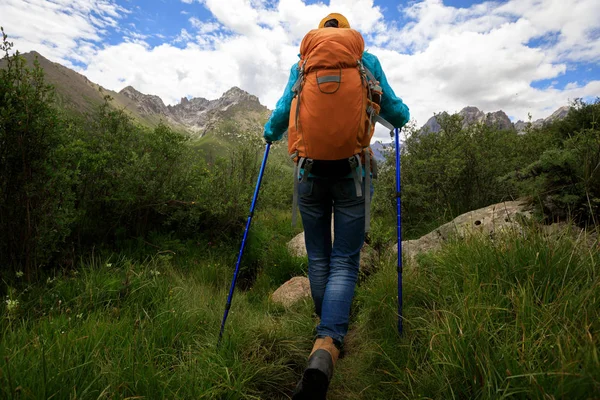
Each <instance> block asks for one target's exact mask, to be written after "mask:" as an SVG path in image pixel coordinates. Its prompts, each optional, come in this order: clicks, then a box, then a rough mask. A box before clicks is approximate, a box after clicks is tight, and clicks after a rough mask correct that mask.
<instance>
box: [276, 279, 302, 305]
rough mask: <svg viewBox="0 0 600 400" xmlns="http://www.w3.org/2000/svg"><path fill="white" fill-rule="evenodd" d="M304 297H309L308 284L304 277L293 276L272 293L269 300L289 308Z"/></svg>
mask: <svg viewBox="0 0 600 400" xmlns="http://www.w3.org/2000/svg"><path fill="white" fill-rule="evenodd" d="M305 297H310V282H309V281H308V278H306V277H304V276H295V277H293V278H292V279H290V280H289V281H287V282H286V283H284V284H283V285H281V286H280V287H279V288H278V289H277V290H276V291H275V292H273V295H272V296H271V299H272V300H273V302H275V303H278V304H282V305H283V306H285V307H289V306H291V305H293V304H295V303H297V302H298V301H300V300H302V299H303V298H305Z"/></svg>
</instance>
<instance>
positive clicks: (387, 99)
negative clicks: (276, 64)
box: [263, 51, 410, 142]
mask: <svg viewBox="0 0 600 400" xmlns="http://www.w3.org/2000/svg"><path fill="white" fill-rule="evenodd" d="M362 62H363V64H364V66H365V68H367V69H368V70H369V71H371V73H372V74H373V75H374V76H375V78H376V79H377V80H378V81H379V85H380V86H381V89H382V90H383V95H382V96H381V111H380V113H379V115H380V116H381V117H382V118H384V119H385V120H387V121H388V122H389V123H391V124H392V125H394V126H395V127H396V128H402V127H403V126H404V124H406V123H407V122H408V120H409V119H410V112H409V110H408V107H407V106H406V104H404V103H403V102H402V99H401V98H400V97H398V96H396V94H395V93H394V91H393V90H392V88H391V87H390V84H389V83H388V81H387V78H386V77H385V74H384V73H383V69H382V68H381V64H380V63H379V59H378V58H377V57H375V56H374V55H373V54H370V53H367V52H366V51H365V52H364V53H363V56H362ZM297 66H298V64H294V65H293V66H292V69H291V71H290V77H289V79H288V83H287V85H286V87H285V90H284V91H283V96H281V98H280V99H279V101H277V105H276V106H275V110H274V111H273V113H272V114H271V117H270V118H269V120H268V121H267V123H266V124H265V129H264V132H263V136H264V138H265V140H266V141H269V142H274V141H276V140H280V139H281V137H282V136H283V134H284V133H285V131H286V130H287V129H288V124H289V118H290V108H291V106H292V99H293V98H294V92H293V91H292V87H294V84H295V83H296V81H297V80H298V68H297Z"/></svg>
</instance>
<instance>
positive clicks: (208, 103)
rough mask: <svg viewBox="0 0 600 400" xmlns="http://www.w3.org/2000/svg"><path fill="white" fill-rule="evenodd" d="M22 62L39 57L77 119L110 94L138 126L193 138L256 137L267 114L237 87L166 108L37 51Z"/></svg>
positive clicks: (156, 99) (49, 79) (155, 99)
mask: <svg viewBox="0 0 600 400" xmlns="http://www.w3.org/2000/svg"><path fill="white" fill-rule="evenodd" d="M22 57H23V58H24V59H25V60H26V62H27V64H28V65H29V66H30V67H31V66H33V62H34V60H35V59H36V58H37V60H38V62H39V64H40V67H42V69H43V70H44V74H45V79H46V82H47V83H50V84H52V85H53V86H54V87H55V92H56V98H57V102H58V104H59V105H60V106H61V107H63V108H64V109H66V110H68V111H70V112H72V113H76V114H85V113H90V112H93V111H94V110H95V109H96V108H97V107H98V106H99V105H101V104H102V103H103V102H104V97H105V96H107V95H108V96H110V97H111V98H112V100H111V104H112V105H113V106H114V107H115V108H118V109H122V110H125V111H126V112H127V113H128V114H130V115H131V116H132V117H133V118H134V119H136V120H137V121H139V122H140V123H141V124H143V125H146V126H150V127H154V126H156V125H158V123H159V122H160V121H163V122H166V123H168V124H169V125H171V126H172V127H173V128H174V129H176V130H179V131H185V132H187V133H188V134H189V135H190V136H191V137H193V138H200V137H203V136H204V135H206V134H207V133H209V132H210V133H215V134H217V135H218V136H221V137H222V136H225V137H226V136H233V135H239V134H244V133H247V132H251V133H253V134H257V135H258V134H260V133H261V132H262V128H263V126H264V124H265V122H266V121H267V118H268V117H269V114H270V111H269V110H268V109H267V107H265V106H263V105H261V104H260V102H259V100H258V98H257V97H256V96H253V95H251V94H249V93H247V92H245V91H243V90H241V89H239V88H237V87H234V88H231V89H230V90H228V91H227V92H225V93H224V94H223V95H222V96H221V97H220V98H219V99H216V100H207V99H203V98H193V99H187V98H185V97H184V98H182V99H181V102H180V103H179V104H177V105H174V106H171V105H169V106H167V105H165V104H164V102H163V101H162V99H161V98H160V97H158V96H155V95H151V94H144V93H141V92H140V91H138V90H136V89H135V88H133V87H131V86H127V87H125V88H123V89H122V90H121V91H119V92H115V91H112V90H108V89H105V88H103V87H102V86H100V85H98V84H96V83H94V82H92V81H90V80H89V79H88V78H87V77H85V76H84V75H82V74H80V73H78V72H75V71H73V70H71V69H69V68H67V67H65V66H63V65H61V64H58V63H54V62H51V61H50V60H48V59H46V58H45V57H43V56H42V55H41V54H39V53H37V52H30V53H25V54H22ZM5 63H6V61H5V60H1V61H0V68H3V66H4V64H5Z"/></svg>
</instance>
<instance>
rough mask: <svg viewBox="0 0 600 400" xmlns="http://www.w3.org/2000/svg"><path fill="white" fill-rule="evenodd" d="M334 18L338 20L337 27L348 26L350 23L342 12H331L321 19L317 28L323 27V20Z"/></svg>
mask: <svg viewBox="0 0 600 400" xmlns="http://www.w3.org/2000/svg"><path fill="white" fill-rule="evenodd" d="M332 19H335V20H337V22H338V28H350V23H349V22H348V20H347V19H346V17H344V16H343V15H342V14H338V13H331V14H329V15H328V16H326V17H325V18H323V19H322V20H321V22H320V23H319V28H325V22H327V21H329V20H332Z"/></svg>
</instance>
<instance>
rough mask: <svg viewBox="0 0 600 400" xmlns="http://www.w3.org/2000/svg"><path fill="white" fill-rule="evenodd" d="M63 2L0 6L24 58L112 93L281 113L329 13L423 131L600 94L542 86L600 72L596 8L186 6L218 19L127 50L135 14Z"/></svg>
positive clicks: (542, 1)
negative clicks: (76, 71) (352, 35)
mask: <svg viewBox="0 0 600 400" xmlns="http://www.w3.org/2000/svg"><path fill="white" fill-rule="evenodd" d="M53 1H54V2H50V1H43V0H4V1H3V2H1V3H0V15H2V20H4V19H5V18H4V16H7V17H6V21H21V23H19V24H18V26H16V25H17V24H12V25H7V26H6V28H7V30H8V32H9V33H11V35H13V36H18V39H17V40H15V42H16V44H17V47H18V48H19V49H20V50H22V51H28V50H31V49H34V48H35V49H37V50H38V51H40V52H41V53H42V54H44V55H46V56H48V57H50V58H52V59H53V60H55V61H61V62H63V63H67V64H68V62H69V60H74V61H78V62H82V63H84V64H86V65H87V67H86V68H84V69H82V70H81V71H80V72H82V73H84V74H85V75H87V76H88V78H90V79H91V80H93V81H96V82H98V83H100V84H102V85H103V86H105V87H107V88H110V89H114V90H119V89H121V88H122V87H124V86H126V85H133V86H135V87H136V88H137V89H139V90H141V91H142V92H145V93H152V94H157V95H159V96H160V97H162V98H163V99H164V101H165V102H166V103H168V104H173V103H176V102H178V101H179V99H180V98H181V97H184V96H195V97H206V98H209V99H213V98H217V97H219V96H220V95H221V94H222V93H223V92H225V91H226V90H228V89H229V88H230V87H231V86H234V85H235V86H239V87H241V88H242V89H244V90H247V91H248V92H250V93H253V94H255V95H257V96H258V97H259V98H260V99H261V102H262V103H263V104H265V105H267V106H268V107H270V108H273V107H274V105H275V102H276V101H277V99H278V98H279V96H280V95H281V93H282V91H283V89H284V86H285V83H286V81H287V78H288V74H289V69H290V67H291V66H292V64H293V63H295V62H296V61H297V53H298V45H299V42H300V40H301V39H302V37H303V36H304V34H305V33H306V32H307V31H308V30H310V29H314V28H316V26H317V24H318V23H319V20H320V19H321V18H322V17H324V16H325V15H327V14H328V13H329V12H341V13H342V14H344V15H346V16H347V17H348V19H349V21H350V23H351V25H352V26H353V27H354V28H357V29H359V30H360V31H361V32H362V33H363V34H364V35H365V37H366V39H367V43H368V44H369V45H368V46H367V47H368V49H369V51H370V52H372V53H373V54H375V55H377V56H378V57H379V59H380V60H381V62H382V65H383V67H384V71H385V72H386V75H387V77H388V80H389V81H390V83H391V85H392V87H393V89H394V90H395V92H396V94H397V95H399V96H400V97H402V99H403V100H404V101H405V103H406V104H407V105H408V106H409V107H410V110H411V114H412V116H413V118H415V119H416V120H417V124H418V125H421V124H423V123H425V122H426V120H427V119H428V118H429V117H431V116H432V115H433V113H434V112H440V111H444V110H446V111H449V112H455V111H459V110H460V109H462V108H463V107H465V106H467V105H474V106H477V107H479V108H480V109H482V110H484V111H486V112H489V111H496V110H499V109H502V110H504V111H505V112H506V113H507V114H508V115H511V116H514V117H516V118H520V119H526V118H527V115H528V113H531V114H532V115H533V117H534V118H541V117H545V116H547V115H548V114H549V113H551V112H552V111H554V110H555V109H556V108H558V107H560V106H563V105H565V104H567V102H568V101H569V100H572V99H574V98H577V97H587V96H595V95H598V93H600V87H599V86H600V77H598V76H589V79H588V80H586V81H582V80H581V76H579V77H578V78H579V83H578V82H572V83H569V84H568V85H567V86H566V87H564V88H562V89H561V88H560V85H558V84H557V83H552V84H549V85H547V86H546V87H545V88H542V89H538V88H535V87H534V86H535V85H534V83H535V82H536V81H539V80H549V81H550V82H553V81H556V80H557V79H562V78H563V77H564V76H568V75H566V74H568V73H569V71H570V70H572V69H573V68H574V67H575V66H577V65H578V63H580V62H587V63H590V64H592V65H597V64H598V62H600V40H598V32H600V18H597V16H598V15H600V2H599V1H597V0H573V1H564V0H509V1H502V2H493V1H489V2H485V3H481V4H475V5H472V6H471V7H468V8H455V7H450V6H446V5H444V3H443V1H441V0H423V1H416V2H409V3H408V5H406V6H400V7H403V8H400V11H401V12H402V13H403V15H404V16H405V17H406V18H408V22H406V21H404V22H403V25H402V26H400V22H399V21H394V20H391V19H389V15H391V14H389V13H386V15H384V10H382V9H381V8H379V7H377V6H374V4H373V1H372V0H330V1H329V3H328V4H324V3H317V4H310V5H306V4H305V3H304V2H303V1H302V0H279V1H276V0H229V1H223V0H196V1H194V0H182V2H183V3H187V4H191V6H190V7H188V8H186V10H184V11H182V13H187V12H188V11H192V12H193V7H197V6H202V7H205V8H206V9H208V10H209V11H210V13H211V14H212V16H211V18H210V19H209V20H200V19H198V18H195V17H192V18H190V19H189V20H188V21H187V24H186V25H185V26H181V27H179V28H180V29H179V30H180V34H179V35H178V36H177V37H176V38H172V39H171V40H170V41H168V40H165V42H164V43H163V44H162V45H160V46H157V47H151V46H149V45H148V44H146V42H145V40H146V38H144V37H143V36H140V34H139V33H135V32H133V33H132V32H129V33H122V35H123V36H124V37H127V38H129V39H127V40H124V42H123V43H120V44H116V45H106V46H98V43H99V41H100V40H101V38H102V37H103V35H104V34H105V33H104V32H107V31H111V30H119V29H120V28H119V26H118V25H119V20H120V16H121V15H123V14H124V13H125V12H126V11H125V10H124V9H123V8H121V7H119V6H118V5H116V4H115V3H114V2H113V1H112V0H79V1H77V2H74V1H72V0H53ZM192 3H193V4H192ZM386 17H387V18H388V19H386ZM0 22H3V21H0ZM144 33H145V34H146V32H144ZM151 36H153V37H155V38H156V37H158V36H156V35H151ZM563 85H564V82H563ZM377 132H378V135H380V134H385V132H383V133H382V131H381V130H378V131H377Z"/></svg>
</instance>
